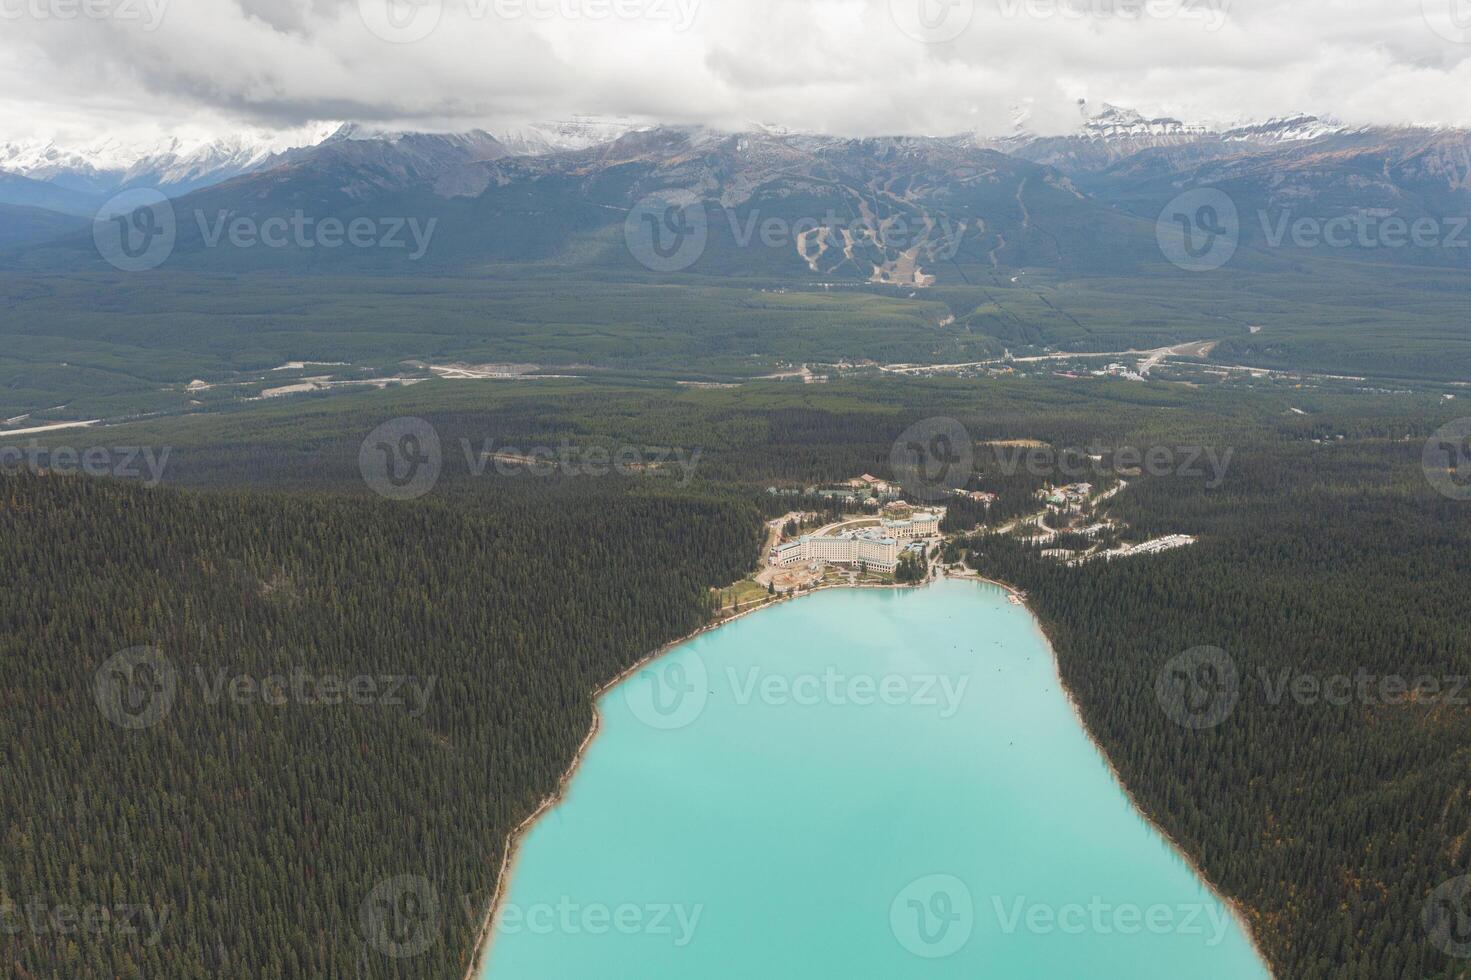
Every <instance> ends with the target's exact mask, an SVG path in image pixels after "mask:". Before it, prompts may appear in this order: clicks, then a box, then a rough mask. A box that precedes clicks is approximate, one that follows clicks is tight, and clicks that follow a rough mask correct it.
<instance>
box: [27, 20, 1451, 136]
mask: <svg viewBox="0 0 1471 980" xmlns="http://www.w3.org/2000/svg"><path fill="white" fill-rule="evenodd" d="M1182 4H1185V6H1183V7H1182ZM1463 24H1464V25H1465V27H1464V28H1463V27H1462V26H1461V25H1463ZM1468 41H1471V0H0V142H4V141H6V140H11V139H27V138H35V137H59V138H61V139H63V140H67V141H78V140H95V139H96V138H98V137H100V136H104V135H109V134H117V135H121V136H126V137H128V138H133V137H138V136H144V135H151V134H157V133H167V132H171V131H173V132H179V133H184V134H189V135H199V134H201V133H206V132H208V133H226V132H231V131H237V130H245V129H253V130H255V129H278V128H284V127H295V126H301V125H305V124H308V123H311V122H313V121H322V120H337V119H350V120H356V121H362V122H366V123H370V124H382V125H390V126H400V127H405V128H422V129H455V128H469V127H472V126H477V125H490V126H496V125H501V124H506V123H510V122H514V121H527V120H534V119H541V118H546V119H555V118H562V117H565V116H567V115H570V114H575V113H587V114H604V115H622V116H631V117H638V118H641V119H646V120H659V121H669V122H681V123H692V122H700V123H709V124H714V125H717V126H724V127H734V126H742V125H747V124H749V123H752V122H761V123H766V124H772V125H779V126H785V127H789V128H792V129H800V130H811V131H820V132H828V133H839V134H851V135H871V134H876V133H927V134H947V133H954V132H959V131H964V130H978V131H981V132H987V133H997V132H1005V131H1008V130H1009V129H1010V127H1011V125H1012V122H1013V114H1014V112H1015V110H1016V109H1017V107H1019V106H1026V107H1027V108H1028V111H1029V127H1030V128H1032V129H1033V130H1035V131H1040V132H1057V131H1063V130H1066V129H1068V128H1070V127H1072V126H1073V125H1075V124H1076V120H1077V109H1076V105H1077V100H1079V99H1087V100H1088V101H1089V102H1090V103H1092V104H1094V105H1097V104H1100V103H1103V102H1112V103H1115V104H1118V105H1125V106H1131V107H1134V108H1137V109H1139V110H1141V111H1144V112H1146V113H1158V114H1170V115H1175V116H1179V117H1183V118H1186V119H1190V120H1205V121H1215V122H1223V121H1228V120H1238V119H1247V118H1265V117H1269V116H1273V115H1283V114H1287V113H1292V112H1298V111H1304V112H1315V113H1327V114H1332V115H1334V116H1337V117H1339V118H1341V119H1342V120H1344V121H1345V122H1350V123H1405V122H1415V123H1424V124H1454V125H1466V126H1471V98H1468V97H1467V95H1468V93H1471V43H1467V42H1468Z"/></svg>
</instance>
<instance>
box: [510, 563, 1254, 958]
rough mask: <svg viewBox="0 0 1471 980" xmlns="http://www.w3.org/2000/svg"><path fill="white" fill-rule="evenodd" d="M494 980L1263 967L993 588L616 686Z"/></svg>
mask: <svg viewBox="0 0 1471 980" xmlns="http://www.w3.org/2000/svg"><path fill="white" fill-rule="evenodd" d="M601 710H602V713H603V716H604V727H603V732H602V734H601V735H600V736H599V737H598V739H597V740H596V741H595V742H594V743H593V745H592V746H591V748H590V749H589V751H588V754H587V759H586V761H585V762H584V764H583V767H582V769H581V770H580V771H579V772H578V774H577V776H576V778H575V779H574V780H573V782H572V786H571V789H570V792H569V794H568V797H567V799H566V800H565V801H564V803H563V804H562V805H561V806H559V807H558V808H557V809H556V810H554V811H552V812H551V813H550V814H548V815H547V816H545V817H544V818H543V819H542V820H541V822H540V823H539V824H538V825H537V826H536V828H535V829H534V830H533V831H532V832H531V833H530V834H529V835H528V837H527V839H526V841H525V842H524V844H523V847H522V851H521V857H520V860H519V862H518V863H517V865H516V868H515V872H514V874H513V876H512V880H511V887H510V891H509V894H508V896H507V900H506V903H505V906H504V908H503V911H502V914H501V915H500V916H499V921H498V924H497V928H496V932H495V935H494V939H493V941H492V945H491V951H490V956H489V958H488V960H487V962H486V964H485V968H484V974H483V977H484V978H488V980H724V978H732V980H735V978H741V980H745V978H757V977H761V978H792V980H797V978H800V980H865V978H873V980H896V978H915V977H919V978H923V977H937V978H967V980H978V978H1002V980H1009V978H1017V980H1036V978H1057V980H1082V978H1087V980H1155V978H1158V980H1179V978H1181V977H1190V978H1192V980H1217V978H1219V980H1227V978H1229V980H1251V978H1264V977H1267V976H1268V973H1267V971H1266V969H1265V968H1264V967H1263V966H1262V964H1261V962H1260V960H1259V959H1258V958H1257V956H1256V955H1255V953H1254V952H1253V950H1252V948H1251V946H1250V944H1249V942H1248V941H1247V939H1246V937H1245V935H1244V934H1243V932H1242V931H1241V929H1240V928H1239V927H1238V926H1237V924H1236V922H1235V921H1234V920H1233V919H1232V918H1231V917H1230V916H1229V915H1228V913H1227V911H1226V909H1225V908H1224V907H1223V906H1222V904H1221V903H1220V902H1219V901H1218V900H1217V899H1216V898H1214V897H1213V896H1212V895H1211V893H1210V892H1209V891H1208V890H1207V889H1206V888H1205V887H1204V886H1203V885H1202V883H1201V882H1200V881H1199V879H1197V878H1196V876H1195V875H1194V874H1193V873H1192V872H1191V870H1190V868H1189V867H1188V866H1187V865H1186V864H1185V863H1184V862H1183V861H1182V860H1181V859H1180V858H1179V857H1178V856H1177V855H1176V854H1175V852H1174V851H1173V850H1172V849H1171V848H1170V847H1169V846H1168V845H1167V844H1166V843H1165V841H1164V840H1163V839H1162V838H1161V837H1160V835H1159V834H1158V833H1157V832H1156V831H1155V830H1153V829H1152V828H1151V827H1150V826H1149V824H1148V823H1146V822H1145V821H1144V820H1143V819H1142V818H1141V817H1140V816H1139V814H1138V813H1137V812H1136V811H1135V810H1134V809H1133V807H1132V806H1131V805H1130V803H1129V801H1128V799H1127V798H1126V797H1125V795H1124V794H1123V792H1122V791H1121V790H1120V788H1119V786H1118V784H1117V783H1116V782H1115V781H1114V779H1113V777H1112V776H1111V775H1110V773H1109V771H1108V769H1107V767H1106V765H1105V764H1104V762H1103V759H1102V757H1101V756H1100V755H1099V754H1098V752H1097V751H1096V750H1095V749H1094V748H1093V746H1092V744H1091V743H1090V742H1089V741H1088V738H1087V736H1086V735H1085V733H1084V732H1083V730H1082V728H1081V727H1080V726H1079V724H1078V723H1077V721H1076V719H1075V716H1074V715H1073V713H1072V711H1071V709H1070V708H1069V707H1068V704H1067V701H1066V699H1065V697H1064V695H1063V692H1062V691H1061V689H1060V687H1059V684H1058V682H1057V678H1056V673H1055V670H1054V667H1053V662H1052V658H1051V654H1050V653H1049V651H1048V649H1047V647H1046V645H1045V641H1044V639H1043V637H1042V635H1041V633H1040V631H1039V630H1038V629H1037V627H1036V625H1035V623H1034V621H1033V620H1032V618H1031V616H1030V614H1029V613H1028V612H1027V611H1026V610H1025V609H1023V608H1021V607H1018V606H1013V605H1010V604H1009V603H1008V602H1007V601H1006V598H1005V595H1004V594H1003V593H1002V592H1001V591H1000V590H998V589H995V588H993V587H990V586H983V585H978V584H975V583H970V582H955V581H952V582H942V583H939V584H936V585H933V586H931V587H929V588H926V589H923V590H918V591H903V592H895V591H879V590H872V591H835V592H824V593H820V594H818V595H815V596H811V597H808V598H805V599H802V600H800V601H797V602H793V603H787V604H784V605H781V606H778V607H776V608H774V609H770V610H766V611H763V612H760V613H757V614H755V615H752V616H748V617H746V618H745V619H742V620H739V621H737V622H735V623H733V624H731V625H729V626H726V627H723V628H721V629H720V630H717V631H714V632H711V633H708V634H705V635H704V636H701V637H698V638H696V639H695V640H692V641H691V642H689V643H686V644H684V645H683V646H681V647H679V648H678V649H676V650H675V651H673V652H672V653H671V654H669V655H668V656H667V657H664V658H662V659H661V660H659V661H658V662H657V663H656V664H654V665H652V666H651V667H650V668H649V669H648V670H646V671H645V672H644V673H642V674H640V675H639V676H637V677H634V678H632V679H631V680H630V681H628V682H627V683H625V684H624V685H622V686H621V687H620V688H618V689H616V690H614V691H611V692H609V693H608V695H607V696H605V697H604V698H603V701H602V705H601Z"/></svg>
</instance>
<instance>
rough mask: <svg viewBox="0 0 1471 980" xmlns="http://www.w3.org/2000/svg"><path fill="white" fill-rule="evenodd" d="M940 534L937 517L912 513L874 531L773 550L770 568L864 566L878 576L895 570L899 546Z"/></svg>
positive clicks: (803, 540)
mask: <svg viewBox="0 0 1471 980" xmlns="http://www.w3.org/2000/svg"><path fill="white" fill-rule="evenodd" d="M939 533H940V515H939V514H933V513H927V512H924V511H919V512H916V513H915V514H914V515H913V516H912V517H910V518H909V519H908V520H903V521H881V522H880V523H879V526H878V527H872V528H862V529H859V530H856V531H844V532H842V533H841V534H836V535H833V536H831V537H817V536H814V535H805V536H803V537H801V538H799V539H797V540H796V541H792V542H790V543H788V544H784V545H782V546H780V547H779V548H777V549H776V556H775V558H774V559H773V560H772V564H774V565H777V566H778V567H780V568H790V567H791V566H793V565H802V564H805V563H807V562H814V561H816V562H826V563H828V564H833V565H864V566H866V567H868V568H872V569H874V570H875V571H880V572H892V571H894V569H896V568H898V567H899V554H900V552H901V551H902V550H903V547H904V546H903V542H907V541H915V540H918V539H920V538H928V537H933V536H934V535H937V534H939Z"/></svg>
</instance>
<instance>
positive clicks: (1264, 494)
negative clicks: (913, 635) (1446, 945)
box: [971, 440, 1471, 980]
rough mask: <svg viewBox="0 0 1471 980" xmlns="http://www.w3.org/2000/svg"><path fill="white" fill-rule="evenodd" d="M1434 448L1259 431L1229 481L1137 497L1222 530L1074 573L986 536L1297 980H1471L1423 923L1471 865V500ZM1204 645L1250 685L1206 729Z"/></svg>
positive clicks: (979, 561)
mask: <svg viewBox="0 0 1471 980" xmlns="http://www.w3.org/2000/svg"><path fill="white" fill-rule="evenodd" d="M1420 448H1421V444H1420V443H1419V442H1416V443H1414V444H1408V443H1405V442H1400V441H1394V442H1388V441H1375V440H1368V441H1365V442H1362V443H1358V444H1352V445H1350V444H1341V443H1334V444H1331V445H1322V446H1309V447H1295V448H1292V449H1291V450H1287V449H1284V448H1282V447H1278V448H1276V449H1273V448H1271V447H1269V446H1265V445H1255V446H1249V447H1244V449H1243V451H1242V452H1240V453H1239V454H1238V459H1237V460H1236V463H1235V465H1234V467H1233V470H1232V472H1231V474H1230V477H1229V480H1228V482H1227V484H1226V485H1225V486H1224V487H1222V488H1221V489H1220V490H1219V491H1217V492H1215V493H1208V492H1204V491H1202V490H1201V488H1200V487H1199V486H1198V485H1195V484H1193V483H1191V482H1190V481H1178V480H1158V481H1146V482H1143V483H1141V484H1140V485H1139V486H1138V487H1137V488H1134V489H1132V490H1131V492H1130V493H1126V494H1123V495H1121V496H1120V498H1119V505H1118V510H1119V511H1120V512H1121V513H1122V514H1123V515H1125V516H1126V517H1127V519H1128V520H1129V521H1131V522H1132V523H1135V524H1137V525H1139V526H1147V527H1150V528H1152V529H1154V530H1155V531H1157V532H1159V533H1167V532H1168V531H1174V530H1186V531H1188V532H1190V533H1194V534H1198V535H1201V536H1202V542H1201V543H1200V544H1199V545H1197V546H1196V547H1193V548H1188V549H1184V550H1181V551H1177V552H1172V553H1169V554H1164V555H1159V556H1154V557H1151V558H1148V559H1136V560H1124V561H1112V562H1099V563H1094V564H1091V565H1088V566H1085V567H1083V568H1068V567H1066V566H1063V565H1061V564H1059V563H1057V562H1052V561H1045V560H1042V559H1040V558H1039V557H1038V556H1037V552H1036V549H1035V548H1031V547H1027V546H1023V545H1018V544H1016V543H1013V542H1008V541H1003V540H1000V539H997V538H993V537H980V538H977V539H974V540H973V541H972V542H971V548H972V553H971V561H972V563H973V564H974V565H975V566H976V567H978V568H980V569H982V570H983V571H985V572H986V573H987V574H990V575H994V576H996V577H998V578H1001V579H1003V580H1007V581H1010V582H1012V583H1015V584H1017V585H1020V586H1021V587H1023V588H1025V589H1027V590H1029V592H1030V604H1031V605H1032V607H1033V608H1034V609H1035V610H1036V611H1037V613H1038V614H1039V616H1040V617H1041V618H1042V620H1043V622H1044V623H1045V625H1046V627H1047V631H1048V633H1049V635H1050V636H1051V637H1052V639H1053V641H1054V645H1055V647H1056V649H1057V653H1058V656H1059V659H1060V660H1061V666H1062V672H1063V676H1064V679H1065V680H1066V682H1067V684H1068V686H1069V688H1070V689H1071V690H1072V691H1073V692H1074V694H1075V696H1076V698H1077V700H1078V702H1079V703H1080V705H1081V707H1082V710H1083V713H1084V716H1085V718H1086V720H1087V722H1088V725H1089V727H1090V729H1092V731H1093V732H1094V734H1095V735H1096V736H1097V737H1098V738H1099V740H1100V741H1101V742H1102V743H1103V745H1104V746H1105V747H1106V749H1107V751H1108V754H1109V756H1110V758H1111V759H1112V760H1113V761H1114V763H1115V765H1116V766H1117V767H1118V769H1119V771H1120V774H1121V775H1122V777H1123V779H1124V782H1125V783H1126V784H1127V785H1128V786H1129V787H1130V789H1131V790H1132V791H1133V793H1134V795H1135V797H1136V798H1137V799H1138V800H1139V801H1140V803H1141V804H1142V805H1143V806H1144V808H1145V809H1146V810H1147V811H1148V812H1149V813H1150V814H1151V815H1152V816H1154V817H1155V819H1156V820H1157V821H1158V822H1159V823H1160V824H1161V826H1163V827H1164V828H1165V829H1166V831H1167V832H1168V833H1169V834H1170V835H1171V836H1172V837H1174V838H1175V839H1177V840H1178V841H1179V842H1180V843H1181V844H1182V845H1183V846H1184V848H1185V850H1186V851H1187V852H1188V853H1190V854H1191V855H1192V856H1194V857H1195V858H1196V859H1197V860H1198V861H1199V863H1200V864H1201V865H1202V866H1203V867H1204V868H1205V870H1206V872H1207V874H1208V875H1209V876H1210V877H1211V878H1212V879H1213V880H1214V881H1215V882H1216V883H1217V884H1218V885H1219V886H1220V887H1221V888H1222V890H1223V891H1224V892H1225V893H1226V894H1228V895H1230V896H1233V897H1234V898H1236V899H1237V900H1239V901H1241V902H1242V903H1243V904H1244V905H1245V907H1246V909H1247V915H1248V918H1249V919H1250V921H1251V924H1252V928H1253V931H1254V932H1255V934H1256V935H1257V937H1258V939H1259V940H1260V941H1261V942H1262V944H1263V945H1264V946H1265V949H1266V952H1267V953H1268V955H1269V957H1270V959H1271V961H1272V963H1273V964H1274V965H1275V966H1276V967H1277V975H1278V976H1281V977H1290V978H1294V980H1299V978H1300V980H1329V978H1332V980H1370V978H1374V980H1422V978H1429V977H1445V978H1451V977H1465V976H1468V975H1471V967H1468V966H1467V963H1466V961H1465V960H1464V959H1459V960H1457V959H1452V958H1450V957H1448V956H1446V955H1445V954H1444V953H1442V952H1441V951H1440V950H1438V949H1437V948H1436V946H1435V945H1434V944H1433V943H1432V942H1431V941H1430V938H1429V936H1427V933H1426V929H1425V927H1424V925H1423V922H1422V914H1423V912H1424V910H1425V908H1426V900H1427V896H1428V895H1430V893H1431V892H1432V891H1433V890H1434V889H1436V887H1437V886H1439V885H1441V884H1442V883H1444V882H1447V881H1449V880H1451V879H1454V878H1457V877H1460V876H1463V875H1466V874H1468V873H1471V849H1468V847H1467V837H1466V835H1467V828H1468V827H1471V778H1468V773H1471V708H1468V701H1471V686H1468V685H1467V683H1466V679H1467V678H1471V593H1468V591H1467V588H1466V583H1467V582H1468V581H1471V511H1468V510H1467V508H1468V506H1471V504H1468V503H1466V502H1457V501H1452V500H1449V499H1446V498H1444V497H1441V496H1439V495H1437V494H1435V493H1434V492H1433V491H1431V490H1430V488H1429V486H1428V485H1427V484H1426V482H1425V480H1424V478H1423V476H1422V475H1421V474H1420V471H1419V450H1420ZM1199 648H1215V649H1216V650H1220V651H1224V652H1225V654H1226V655H1227V656H1229V657H1230V658H1231V661H1230V662H1231V663H1233V664H1234V666H1235V670H1236V672H1237V685H1236V686H1234V688H1233V687H1222V688H1221V689H1220V690H1221V698H1222V700H1221V701H1220V702H1219V703H1218V704H1212V703H1211V701H1212V699H1213V696H1208V697H1207V698H1206V699H1205V700H1203V701H1201V702H1200V706H1201V709H1202V710H1203V711H1205V712H1210V711H1218V712H1219V713H1218V714H1215V715H1209V716H1204V717H1202V718H1200V719H1199V721H1200V724H1201V727H1198V728H1196V727H1190V726H1189V725H1182V724H1178V723H1177V722H1176V719H1175V718H1174V717H1173V716H1172V715H1171V714H1170V713H1169V712H1167V711H1166V710H1164V709H1163V707H1162V702H1161V700H1160V698H1159V697H1158V690H1157V684H1158V683H1159V679H1160V677H1161V675H1162V674H1164V673H1165V672H1166V671H1167V670H1168V669H1169V667H1170V665H1171V663H1172V662H1176V663H1178V661H1176V658H1178V657H1181V656H1182V655H1185V654H1187V653H1188V652H1189V651H1192V650H1196V649H1199ZM1342 677H1346V678H1348V679H1350V680H1352V682H1353V687H1352V689H1350V688H1349V687H1347V686H1346V685H1345V683H1344V682H1343V681H1336V682H1334V681H1330V680H1329V679H1331V678H1342ZM1386 677H1390V678H1404V679H1405V680H1406V682H1407V687H1408V690H1400V689H1398V688H1395V687H1392V686H1391V687H1388V688H1384V687H1381V684H1380V679H1381V678H1386ZM1299 678H1312V679H1314V682H1316V683H1313V682H1307V681H1300V680H1299ZM1361 678H1368V680H1367V681H1365V682H1364V684H1363V686H1361V684H1360V681H1361ZM1427 679H1434V680H1433V682H1432V683H1423V682H1424V681H1426V680H1427ZM1293 684H1300V685H1301V686H1300V687H1297V688H1296V693H1294V688H1293V687H1292V686H1289V685H1293ZM1318 684H1323V685H1332V684H1336V687H1334V686H1318ZM1416 686H1421V688H1422V690H1421V694H1420V695H1418V696H1417V695H1416V694H1414V689H1415V688H1416ZM1233 689H1234V690H1235V691H1237V692H1239V693H1238V694H1237V695H1236V696H1235V697H1233V696H1232V693H1231V692H1232V690H1233ZM1361 691H1365V692H1367V695H1365V694H1362V693H1360V692H1361ZM1384 692H1387V694H1386V693H1384Z"/></svg>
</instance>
